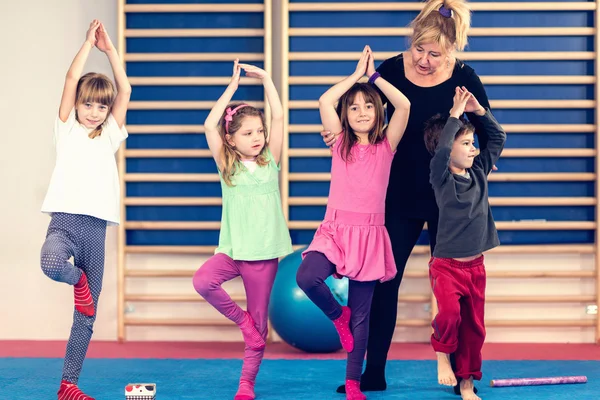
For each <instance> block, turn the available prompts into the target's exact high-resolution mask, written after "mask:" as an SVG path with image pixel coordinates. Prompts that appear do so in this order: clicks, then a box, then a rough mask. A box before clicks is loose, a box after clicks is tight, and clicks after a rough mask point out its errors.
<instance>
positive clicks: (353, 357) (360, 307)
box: [296, 251, 377, 381]
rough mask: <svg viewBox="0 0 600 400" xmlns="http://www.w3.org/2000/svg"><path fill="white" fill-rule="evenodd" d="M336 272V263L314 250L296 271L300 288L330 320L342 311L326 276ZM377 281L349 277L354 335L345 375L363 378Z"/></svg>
mask: <svg viewBox="0 0 600 400" xmlns="http://www.w3.org/2000/svg"><path fill="white" fill-rule="evenodd" d="M335 272H336V269H335V265H333V264H332V263H331V262H330V261H329V260H328V259H327V257H325V255H324V254H323V253H319V252H317V251H311V252H309V253H308V254H306V257H305V258H304V260H303V261H302V264H300V267H299V268H298V273H297V275H296V281H297V283H298V286H299V287H300V289H302V290H303V291H304V293H306V295H307V296H308V298H309V299H311V300H312V302H313V303H315V305H316V306H317V307H319V308H320V309H321V311H323V313H325V315H327V317H329V319H331V320H334V319H337V318H339V317H340V316H341V315H342V306H341V305H340V303H338V301H337V300H336V299H335V297H334V296H333V294H332V293H331V289H329V286H327V284H326V283H325V279H327V278H328V277H329V276H330V275H333V274H334V273H335ZM376 283H377V281H367V282H359V281H354V280H351V279H350V280H349V285H348V307H350V310H352V315H351V317H350V331H351V332H352V336H354V350H352V351H351V352H350V353H348V359H347V362H346V379H353V380H356V381H360V375H361V373H362V367H363V362H364V359H365V353H366V352H367V339H368V338H369V316H370V314H371V300H372V299H373V291H374V290H375V284H376Z"/></svg>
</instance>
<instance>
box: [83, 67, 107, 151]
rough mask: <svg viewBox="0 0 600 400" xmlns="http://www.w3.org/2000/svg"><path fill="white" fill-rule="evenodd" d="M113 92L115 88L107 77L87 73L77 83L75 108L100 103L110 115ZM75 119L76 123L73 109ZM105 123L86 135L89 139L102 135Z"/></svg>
mask: <svg viewBox="0 0 600 400" xmlns="http://www.w3.org/2000/svg"><path fill="white" fill-rule="evenodd" d="M115 92H116V91H115V86H114V85H113V83H112V81H111V80H110V79H109V78H108V76H106V75H103V74H98V73H95V72H89V73H87V74H85V75H83V76H82V77H81V78H79V82H77V91H76V94H75V107H77V106H78V105H80V104H85V103H100V104H104V105H105V106H107V107H108V114H107V115H110V112H111V110H112V106H113V103H114V101H115ZM75 118H77V121H79V116H78V115H77V108H75ZM105 123H106V120H105V121H104V122H103V123H102V124H100V125H99V126H97V127H96V129H94V130H93V131H91V132H90V133H89V134H88V136H89V137H90V139H93V138H95V137H97V136H100V135H101V134H102V127H103V126H104V124H105Z"/></svg>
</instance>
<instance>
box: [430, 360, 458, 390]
mask: <svg viewBox="0 0 600 400" xmlns="http://www.w3.org/2000/svg"><path fill="white" fill-rule="evenodd" d="M435 354H437V360H438V383H439V384H440V385H445V386H456V376H454V371H452V366H451V365H450V356H449V355H448V354H446V353H439V352H436V353H435Z"/></svg>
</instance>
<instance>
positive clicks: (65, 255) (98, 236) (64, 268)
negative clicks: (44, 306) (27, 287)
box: [41, 213, 106, 384]
mask: <svg viewBox="0 0 600 400" xmlns="http://www.w3.org/2000/svg"><path fill="white" fill-rule="evenodd" d="M105 241H106V221H104V220H101V219H98V218H94V217H90V216H87V215H79V214H65V213H54V214H53V215H52V220H51V221H50V226H49V227H48V233H47V234H46V241H45V242H44V245H43V246H42V252H41V266H42V271H43V272H44V274H46V275H47V276H48V277H49V278H50V279H52V280H55V281H57V282H64V283H66V284H69V285H75V284H76V283H77V282H79V279H80V278H81V274H82V273H83V272H85V274H86V276H87V279H88V285H89V287H90V292H91V293H92V297H93V299H94V305H95V307H96V309H97V307H98V297H99V296H100V291H101V290H102V276H103V274H104V244H105ZM71 257H73V261H74V264H75V265H73V264H71V263H70V262H69V259H70V258H71ZM73 308H75V307H74V306H73ZM95 320H96V314H94V316H93V317H86V316H85V315H83V314H81V313H79V312H78V311H77V310H75V309H74V311H73V326H72V327H71V336H70V337H69V342H68V343H67V354H66V356H65V364H64V367H63V375H62V379H64V380H66V381H69V382H71V383H74V384H77V381H78V379H79V374H80V372H81V368H82V366H83V360H84V359H85V355H86V353H87V349H88V345H89V343H90V339H91V338H92V333H93V326H94V321H95Z"/></svg>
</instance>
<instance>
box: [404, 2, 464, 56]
mask: <svg viewBox="0 0 600 400" xmlns="http://www.w3.org/2000/svg"><path fill="white" fill-rule="evenodd" d="M442 6H444V7H445V8H446V9H448V10H450V11H451V16H450V17H449V18H448V17H445V16H443V15H442V14H441V13H440V8H441V7H442ZM410 26H411V28H413V34H412V37H411V38H410V43H411V45H412V46H419V45H421V44H423V43H437V44H438V45H440V46H441V47H442V49H444V50H445V51H448V52H452V50H453V49H456V50H458V51H462V50H464V49H465V46H466V45H467V43H468V33H469V28H470V27H471V7H470V6H469V4H468V3H467V2H466V1H465V0H428V1H427V2H426V3H425V6H424V7H423V9H422V10H421V12H420V13H419V15H417V17H416V18H415V19H414V20H413V21H412V22H411V25H410Z"/></svg>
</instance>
